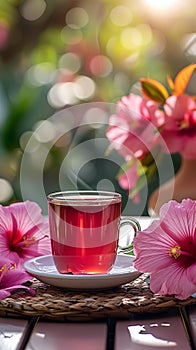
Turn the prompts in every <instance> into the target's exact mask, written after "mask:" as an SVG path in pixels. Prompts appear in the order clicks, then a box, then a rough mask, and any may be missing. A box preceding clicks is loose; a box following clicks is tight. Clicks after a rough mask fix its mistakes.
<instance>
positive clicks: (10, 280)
mask: <svg viewBox="0 0 196 350" xmlns="http://www.w3.org/2000/svg"><path fill="white" fill-rule="evenodd" d="M29 280H30V275H29V274H28V273H26V272H24V271H23V270H20V269H17V268H16V264H15V263H13V262H12V261H11V260H9V259H6V258H2V257H0V299H4V298H7V297H9V296H10V295H11V292H13V291H16V290H18V289H23V290H26V291H28V292H29V293H30V294H31V295H35V291H34V290H33V289H31V288H29V287H27V286H24V285H23V283H26V282H28V281H29Z"/></svg>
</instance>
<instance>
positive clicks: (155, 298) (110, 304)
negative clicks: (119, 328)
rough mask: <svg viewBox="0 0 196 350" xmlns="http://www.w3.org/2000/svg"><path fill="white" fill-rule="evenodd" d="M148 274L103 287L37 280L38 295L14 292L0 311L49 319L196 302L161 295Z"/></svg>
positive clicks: (0, 304)
mask: <svg viewBox="0 0 196 350" xmlns="http://www.w3.org/2000/svg"><path fill="white" fill-rule="evenodd" d="M146 278H147V275H145V274H143V275H141V276H140V277H139V278H137V279H136V280H134V281H133V282H131V283H128V284H125V285H123V286H120V287H118V288H114V289H110V290H103V291H88V292H86V291H85V292H80V291H69V290H67V289H60V288H57V287H53V286H49V285H47V284H44V283H42V282H39V281H38V280H36V279H35V280H34V282H33V288H34V289H35V290H36V295H35V296H34V297H32V296H30V295H29V294H24V293H23V294H19V293H18V294H13V295H12V297H9V298H6V299H4V300H0V315H1V316H9V315H10V314H14V315H20V316H41V317H43V318H47V319H56V320H65V319H73V320H77V319H81V318H82V319H95V318H96V319H97V318H106V317H118V318H128V317H130V315H131V313H140V312H156V311H165V310H167V309H169V308H172V307H178V306H187V305H191V304H195V303H196V298H194V297H190V298H188V299H186V300H184V301H181V300H178V299H175V298H173V297H172V296H167V297H161V296H159V295H155V294H153V293H152V292H151V291H150V289H149V284H148V282H147V279H146Z"/></svg>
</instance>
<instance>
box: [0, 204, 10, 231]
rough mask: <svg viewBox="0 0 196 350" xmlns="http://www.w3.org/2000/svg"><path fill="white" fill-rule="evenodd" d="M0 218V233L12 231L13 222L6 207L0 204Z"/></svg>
mask: <svg viewBox="0 0 196 350" xmlns="http://www.w3.org/2000/svg"><path fill="white" fill-rule="evenodd" d="M0 218H1V220H0V234H1V233H4V232H7V231H12V230H13V222H12V216H11V214H10V211H9V209H8V207H3V206H2V205H0Z"/></svg>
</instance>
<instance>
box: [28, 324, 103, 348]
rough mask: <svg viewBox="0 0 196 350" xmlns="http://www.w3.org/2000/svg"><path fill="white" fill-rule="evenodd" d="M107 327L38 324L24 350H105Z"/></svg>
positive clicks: (96, 325)
mask: <svg viewBox="0 0 196 350" xmlns="http://www.w3.org/2000/svg"><path fill="white" fill-rule="evenodd" d="M106 339H107V325H106V324H102V323H98V324H95V323H92V324H90V323H54V322H53V323H49V322H39V323H38V324H37V326H36V327H35V329H34V332H33V334H32V336H31V339H30V340H29V343H28V345H27V348H26V350H43V349H47V350H63V349H69V350H83V349H85V350H105V349H106Z"/></svg>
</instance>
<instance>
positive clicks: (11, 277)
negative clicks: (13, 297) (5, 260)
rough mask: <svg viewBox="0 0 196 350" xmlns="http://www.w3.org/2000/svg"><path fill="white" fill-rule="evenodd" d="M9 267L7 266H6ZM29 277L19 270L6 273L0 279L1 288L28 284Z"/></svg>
mask: <svg viewBox="0 0 196 350" xmlns="http://www.w3.org/2000/svg"><path fill="white" fill-rule="evenodd" d="M7 266H9V265H7ZM31 279H32V277H31V275H30V274H28V273H27V272H25V271H23V270H21V269H13V270H10V271H8V272H6V273H5V274H4V275H3V277H2V279H1V288H9V287H12V286H15V285H18V284H22V283H25V282H28V281H30V280H31Z"/></svg>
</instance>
